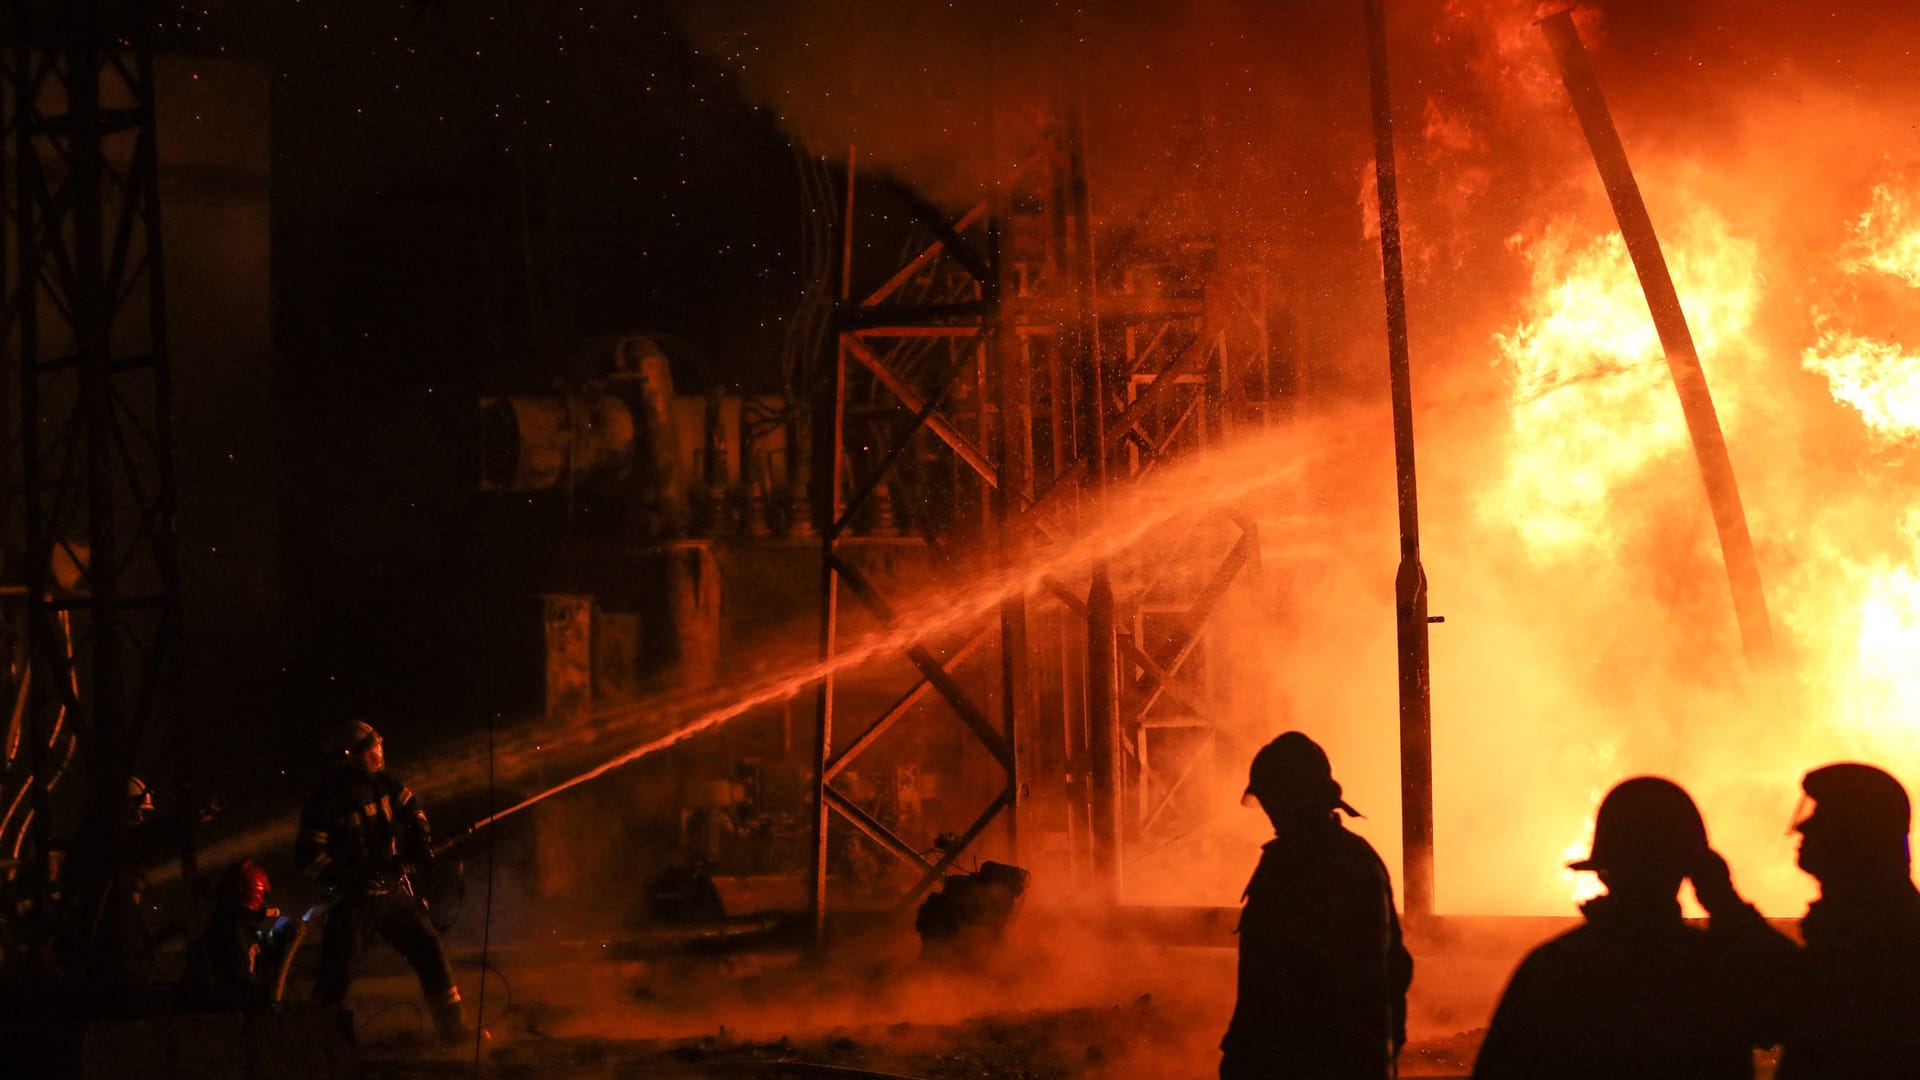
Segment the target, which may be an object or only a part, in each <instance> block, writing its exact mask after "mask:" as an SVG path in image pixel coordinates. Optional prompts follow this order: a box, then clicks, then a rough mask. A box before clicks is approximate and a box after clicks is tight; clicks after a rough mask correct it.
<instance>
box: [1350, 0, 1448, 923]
mask: <svg viewBox="0 0 1920 1080" xmlns="http://www.w3.org/2000/svg"><path fill="white" fill-rule="evenodd" d="M1366 11H1367V61H1368V65H1367V66H1368V75H1369V78H1368V84H1369V86H1370V88H1371V91H1372V98H1373V160H1374V170H1375V188H1376V193H1377V195H1378V197H1379V204H1380V268H1381V276H1382V278H1383V280H1384V283H1385V286H1386V299H1387V374H1388V377H1389V381H1390V383H1391V386H1392V396H1393V465H1394V475H1395V477H1396V479H1397V481H1398V483H1397V485H1396V486H1397V488H1398V491H1399V502H1400V567H1399V570H1398V572H1397V573H1396V574H1395V575H1394V588H1393V594H1394V615H1395V624H1396V627H1397V635H1396V636H1397V638H1398V643H1399V656H1400V842H1401V845H1402V847H1401V860H1402V862H1401V865H1402V869H1401V875H1402V878H1403V881H1402V886H1403V887H1404V889H1405V890H1406V892H1405V896H1406V911H1407V915H1408V917H1409V918H1420V917H1424V916H1428V915H1431V914H1433V702H1432V695H1431V682H1430V672H1431V665H1430V660H1431V658H1430V657H1429V655H1428V652H1427V572H1426V568H1425V567H1423V566H1421V564H1420V507H1419V494H1418V487H1417V485H1416V483H1415V481H1414V459H1413V379H1412V374H1411V371H1410V370H1409V362H1408V347H1407V286H1406V276H1405V272H1404V271H1403V269H1402V267H1401V260H1400V196H1399V190H1398V184H1397V178H1396V176H1395V172H1394V161H1393V107H1392V98H1391V95H1390V93H1389V83H1388V79H1387V24H1386V13H1385V11H1384V10H1382V0H1366Z"/></svg>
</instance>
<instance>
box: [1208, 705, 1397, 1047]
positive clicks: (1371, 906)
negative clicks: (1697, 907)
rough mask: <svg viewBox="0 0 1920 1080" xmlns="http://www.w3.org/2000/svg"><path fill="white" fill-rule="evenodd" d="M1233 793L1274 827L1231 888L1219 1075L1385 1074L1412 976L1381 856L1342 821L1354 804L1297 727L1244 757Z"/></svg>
mask: <svg viewBox="0 0 1920 1080" xmlns="http://www.w3.org/2000/svg"><path fill="white" fill-rule="evenodd" d="M1242 802H1244V803H1249V804H1251V803H1256V802H1257V803H1258V804H1259V806H1260V808H1261V809H1263V810H1265V811H1266V814H1267V817H1268V818H1269V819H1270V820H1271V821H1272V823H1273V834H1274V835H1273V839H1272V840H1270V841H1268V842H1267V844H1266V845H1265V847H1263V848H1262V849H1261V854H1260V863H1259V866H1258V867H1257V868H1256V869H1255V870H1254V872H1253V878H1252V880H1250V881H1249V882H1248V883H1247V888H1246V892H1245V894H1244V895H1243V896H1242V900H1243V901H1244V904H1245V906H1244V907H1243V908H1242V910H1241V913H1240V928H1239V935H1240V967H1239V977H1238V990H1239V994H1238V999H1237V1000H1236V1002H1235V1004H1234V1009H1233V1019H1232V1020H1231V1021H1230V1022H1229V1023H1228V1025H1227V1033H1226V1037H1225V1038H1224V1039H1222V1040H1221V1043H1220V1050H1221V1059H1220V1076H1221V1080H1335V1078H1338V1080H1373V1078H1381V1080H1384V1078H1385V1077H1387V1076H1389V1075H1390V1074H1391V1072H1392V1069H1393V1062H1394V1059H1395V1058H1396V1057H1397V1056H1398V1054H1399V1051H1400V1047H1401V1045H1402V1044H1403V1043H1405V1042H1406V1016H1407V986H1408V984H1409V983H1410V982H1411V981H1412V979H1413V959H1412V957H1411V956H1409V955H1408V953H1407V950H1406V947H1405V946H1404V945H1403V944H1402V942H1401V939H1400V920H1399V917H1398V916H1397V915H1396V914H1395V913H1394V905H1393V883H1392V880H1391V878H1390V877H1389V876H1388V873H1387V868H1386V865H1385V864H1384V863H1382V862H1381V861H1380V856H1379V855H1378V854H1376V853H1375V852H1374V850H1373V847H1372V846H1371V845H1370V844H1368V843H1367V842H1366V840H1364V839H1362V838H1361V837H1359V836H1356V835H1354V834H1353V833H1351V832H1349V831H1347V829H1346V826H1345V825H1344V824H1342V823H1341V821H1340V818H1339V817H1338V813H1340V812H1344V813H1346V814H1347V815H1348V816H1350V817H1358V816H1359V814H1358V813H1357V812H1355V811H1354V809H1353V807H1351V806H1349V805H1347V803H1346V801H1345V800H1343V799H1342V798H1341V791H1340V785H1339V784H1338V783H1336V782H1335V781H1334V779H1333V768H1332V765H1331V764H1330V763H1329V762H1328V760H1327V754H1326V751H1324V750H1322V749H1321V748H1320V746H1319V745H1318V744H1316V743H1315V742H1314V741H1313V740H1312V739H1310V738H1308V737H1307V736H1306V735H1304V734H1301V733H1300V732H1297V731H1289V732H1287V733H1286V734H1284V735H1281V736H1280V737H1278V738H1276V739H1274V740H1273V741H1272V742H1270V743H1268V744H1267V745H1266V746H1264V747H1262V748H1261V749H1260V752H1259V753H1257V754H1255V755H1254V758H1253V765H1252V767H1251V769H1250V770H1249V775H1248V779H1247V790H1246V795H1245V796H1244V798H1243V799H1242Z"/></svg>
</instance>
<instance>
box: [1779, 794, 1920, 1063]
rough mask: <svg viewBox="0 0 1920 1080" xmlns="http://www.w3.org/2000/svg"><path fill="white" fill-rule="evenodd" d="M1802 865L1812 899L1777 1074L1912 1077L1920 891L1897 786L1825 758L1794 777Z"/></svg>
mask: <svg viewBox="0 0 1920 1080" xmlns="http://www.w3.org/2000/svg"><path fill="white" fill-rule="evenodd" d="M1801 789H1802V790H1803V791H1804V792H1805V793H1806V795H1805V797H1804V798H1803V799H1802V800H1801V808H1802V813H1800V814H1797V815H1795V816H1796V819H1797V820H1796V821H1795V823H1794V831H1796V832H1798V833H1799V834H1800V857H1799V862H1800V869H1802V870H1804V871H1806V872H1807V873H1808V874H1810V875H1812V876H1813V877H1814V878H1815V879H1816V880H1818V881H1819V883H1820V898H1819V899H1818V900H1815V901H1814V902H1813V903H1812V904H1811V905H1810V906H1809V907H1808V908H1807V914H1806V917H1805V918H1804V919H1802V920H1801V922H1800V932H1801V937H1802V938H1803V939H1804V940H1805V942H1806V948H1805V949H1804V950H1803V951H1802V953H1801V957H1800V960H1801V965H1800V971H1799V978H1798V979H1797V980H1796V981H1795V982H1794V984H1793V986H1792V991H1791V996H1790V999H1789V1001H1788V1012H1787V1016H1786V1018H1785V1024H1784V1027H1783V1030H1782V1042H1783V1046H1782V1048H1781V1055H1780V1069H1779V1078H1780V1080H1839V1078H1842V1077H1844V1078H1846V1080H1881V1078H1891V1077H1912V1076H1916V1075H1920V892H1916V890H1915V889H1914V885H1913V877H1912V868H1911V855H1910V852H1909V848H1908V842H1907V831H1908V829H1909V827H1910V826H1911V824H1912V808H1911V805H1910V804H1909V802H1908V800H1907V792H1906V789H1905V788H1903V787H1901V786H1900V782H1899V781H1898V780H1895V779H1894V778H1893V777H1892V776H1889V775H1888V774H1887V773H1885V772H1883V771H1881V770H1880V769H1877V768H1874V767H1873V766H1871V765H1860V764H1853V763H1845V764H1838V765H1828V766H1825V767H1823V768H1819V769H1815V770H1814V771H1812V772H1810V773H1808V774H1807V775H1806V778H1805V779H1803V780H1802V781H1801Z"/></svg>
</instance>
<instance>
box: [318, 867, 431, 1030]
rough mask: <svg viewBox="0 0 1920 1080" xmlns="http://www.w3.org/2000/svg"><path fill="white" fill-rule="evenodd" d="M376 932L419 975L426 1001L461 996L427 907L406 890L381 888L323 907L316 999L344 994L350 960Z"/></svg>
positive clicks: (350, 980) (337, 999)
mask: <svg viewBox="0 0 1920 1080" xmlns="http://www.w3.org/2000/svg"><path fill="white" fill-rule="evenodd" d="M375 937H378V938H379V939H380V940H382V941H384V942H386V943H387V944H388V945H390V946H392V947H393V949H394V951H395V952H397V953H399V954H400V955H401V956H402V957H404V958H405V959H406V961H407V966H408V967H411V968H412V969H413V973H414V974H415V975H417V976H419V977H420V990H421V992H422V993H424V994H425V995H426V997H427V1001H428V1003H429V1004H432V1005H436V1006H437V1005H443V1004H446V1003H449V1002H457V1001H459V1000H460V991H459V990H457V989H455V987H454V985H453V966H452V965H451V964H449V963H448V962H447V952H446V949H445V948H443V947H442V946H441V944H440V934H439V932H438V931H436V930H435V929H434V928H433V923H432V922H431V921H429V920H428V919H427V909H426V908H425V907H424V906H422V905H421V903H420V901H418V900H416V899H414V898H413V897H411V896H409V895H407V894H406V893H404V892H383V893H375V894H373V895H370V896H359V897H353V898H350V899H346V900H342V901H340V902H339V903H337V904H335V905H333V907H331V908H329V909H328V910H327V924H326V930H325V931H324V933H323V934H322V936H321V938H320V978H319V982H318V983H317V984H316V985H315V986H314V991H313V997H314V1000H315V1001H323V1002H331V1003H338V1002H341V1001H344V1000H346V997H347V988H348V987H349V986H351V985H352V984H353V969H354V966H355V965H356V964H357V963H359V960H360V954H361V953H363V952H365V951H366V949H367V945H368V944H369V943H371V942H372V940H373V939H374V938H375Z"/></svg>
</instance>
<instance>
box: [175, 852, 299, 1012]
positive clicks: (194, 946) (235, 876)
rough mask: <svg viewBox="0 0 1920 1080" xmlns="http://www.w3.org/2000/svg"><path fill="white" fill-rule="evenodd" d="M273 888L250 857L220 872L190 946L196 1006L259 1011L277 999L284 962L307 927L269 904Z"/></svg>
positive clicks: (190, 984)
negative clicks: (200, 928) (210, 902)
mask: <svg viewBox="0 0 1920 1080" xmlns="http://www.w3.org/2000/svg"><path fill="white" fill-rule="evenodd" d="M272 887H273V886H272V883H271V882H269V881H268V880H267V872H266V871H265V870H262V869H261V868H260V866H259V865H258V864H257V863H255V862H254V861H253V860H252V859H243V860H241V861H240V862H237V863H233V864H232V865H230V866H228V867H227V868H226V870H224V871H222V872H221V874H220V880H219V883H218V884H217V885H216V886H215V890H214V897H213V910H212V911H211V912H210V913H209V914H208V916H207V925H206V929H205V930H204V931H203V932H202V933H201V934H200V936H199V937H197V938H195V939H194V940H193V941H192V942H191V943H190V944H189V945H188V946H187V970H186V989H187V997H188V1001H189V1002H190V1003H191V1004H192V1006H193V1007H194V1008H198V1009H220V1010H226V1009H260V1008H265V1007H267V1006H268V1005H271V1004H272V1003H273V1002H275V1001H278V1000H279V997H280V989H281V982H280V979H281V977H282V975H283V974H284V973H285V970H286V968H285V964H284V961H285V959H286V956H287V954H288V953H289V952H291V951H292V949H293V946H294V944H295V943H296V941H297V940H298V939H299V937H300V936H301V935H302V934H303V933H304V931H305V924H304V923H298V922H295V921H294V920H292V919H289V918H286V917H285V916H283V915H281V914H280V912H279V911H278V910H276V909H274V908H271V907H268V906H267V894H268V892H269V891H271V889H272Z"/></svg>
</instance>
